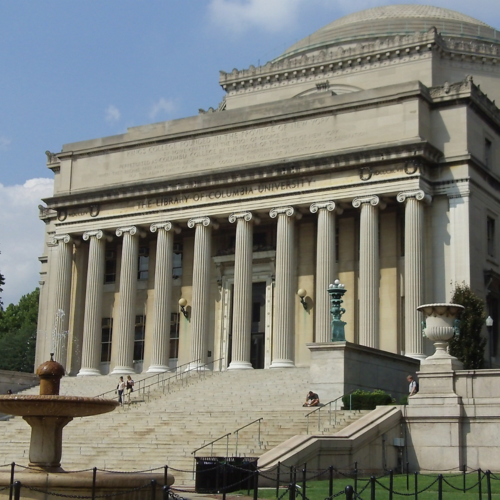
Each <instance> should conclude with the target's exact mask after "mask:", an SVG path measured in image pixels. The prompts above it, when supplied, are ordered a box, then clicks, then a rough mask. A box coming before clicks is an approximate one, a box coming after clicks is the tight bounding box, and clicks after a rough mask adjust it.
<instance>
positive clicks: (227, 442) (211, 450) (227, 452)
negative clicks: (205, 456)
mask: <svg viewBox="0 0 500 500" xmlns="http://www.w3.org/2000/svg"><path fill="white" fill-rule="evenodd" d="M231 434H232V433H231V432H228V433H227V434H224V435H223V436H221V437H218V438H217V439H214V440H213V441H210V443H207V444H204V445H203V446H200V447H199V448H196V450H194V451H192V452H191V455H196V452H197V451H200V450H203V448H206V447H207V446H210V445H212V446H211V448H210V454H211V455H213V453H214V443H216V442H217V441H220V440H221V439H224V438H226V457H227V456H228V455H229V436H230V435H231Z"/></svg>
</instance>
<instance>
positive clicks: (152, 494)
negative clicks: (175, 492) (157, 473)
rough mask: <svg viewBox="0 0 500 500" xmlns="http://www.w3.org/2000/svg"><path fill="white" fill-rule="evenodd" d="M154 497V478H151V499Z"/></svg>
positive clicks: (153, 499)
mask: <svg viewBox="0 0 500 500" xmlns="http://www.w3.org/2000/svg"><path fill="white" fill-rule="evenodd" d="M155 498H156V479H151V500H155Z"/></svg>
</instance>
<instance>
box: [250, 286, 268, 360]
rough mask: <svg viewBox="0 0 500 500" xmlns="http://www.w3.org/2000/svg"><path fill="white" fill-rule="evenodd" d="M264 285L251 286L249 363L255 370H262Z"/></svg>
mask: <svg viewBox="0 0 500 500" xmlns="http://www.w3.org/2000/svg"><path fill="white" fill-rule="evenodd" d="M265 319H266V283H265V282H263V281H262V282H259V283H253V284H252V335H251V347H250V362H251V363H252V366H253V367H254V368H255V369H262V368H264V340H265V331H266V324H265Z"/></svg>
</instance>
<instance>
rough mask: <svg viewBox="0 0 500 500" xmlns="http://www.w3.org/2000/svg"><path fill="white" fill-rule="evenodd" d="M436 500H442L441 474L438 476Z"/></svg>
mask: <svg viewBox="0 0 500 500" xmlns="http://www.w3.org/2000/svg"><path fill="white" fill-rule="evenodd" d="M438 500H443V474H439V476H438Z"/></svg>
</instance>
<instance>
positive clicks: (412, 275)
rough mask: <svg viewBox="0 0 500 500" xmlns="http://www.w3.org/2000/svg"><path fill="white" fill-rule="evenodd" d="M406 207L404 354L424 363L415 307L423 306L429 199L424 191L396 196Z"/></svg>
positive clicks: (418, 320) (420, 328)
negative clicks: (426, 213) (426, 214)
mask: <svg viewBox="0 0 500 500" xmlns="http://www.w3.org/2000/svg"><path fill="white" fill-rule="evenodd" d="M397 200H398V201H399V202H401V203H403V202H404V203H405V274H404V276H405V282H404V291H405V354H406V356H409V357H412V358H417V359H424V358H425V354H424V342H423V337H422V323H421V322H422V315H421V313H420V312H419V311H417V307H418V306H421V305H422V304H423V303H424V281H423V280H424V215H425V214H424V204H423V201H425V202H428V203H429V202H430V200H431V198H430V196H428V195H426V194H425V193H424V192H423V191H421V190H418V191H409V192H402V193H399V194H398V196H397Z"/></svg>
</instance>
